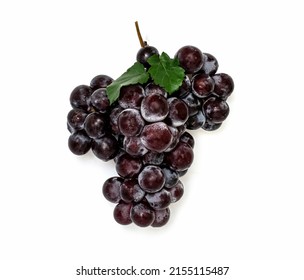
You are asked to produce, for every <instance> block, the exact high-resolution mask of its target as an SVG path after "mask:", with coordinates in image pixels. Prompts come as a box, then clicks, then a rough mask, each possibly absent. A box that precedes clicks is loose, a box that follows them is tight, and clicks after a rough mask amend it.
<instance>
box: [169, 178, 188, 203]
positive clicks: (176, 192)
mask: <svg viewBox="0 0 304 280" xmlns="http://www.w3.org/2000/svg"><path fill="white" fill-rule="evenodd" d="M168 191H169V193H170V197H171V203H175V202H177V201H179V200H180V199H181V198H182V196H183V194H184V185H183V183H182V182H181V181H180V180H179V181H178V182H177V184H176V185H175V186H174V187H172V188H170V189H168Z"/></svg>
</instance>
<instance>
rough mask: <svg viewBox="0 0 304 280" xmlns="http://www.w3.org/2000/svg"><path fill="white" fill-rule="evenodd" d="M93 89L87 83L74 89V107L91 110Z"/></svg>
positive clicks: (72, 99)
mask: <svg viewBox="0 0 304 280" xmlns="http://www.w3.org/2000/svg"><path fill="white" fill-rule="evenodd" d="M92 92H93V91H92V89H91V88H90V87H89V86H87V85H80V86H78V87H76V88H74V90H73V91H72V93H71V95H70V104H71V106H72V107H73V108H74V109H82V110H85V111H87V112H88V111H90V97H91V94H92Z"/></svg>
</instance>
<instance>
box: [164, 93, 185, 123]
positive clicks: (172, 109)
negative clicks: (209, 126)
mask: <svg viewBox="0 0 304 280" xmlns="http://www.w3.org/2000/svg"><path fill="white" fill-rule="evenodd" d="M168 104H169V115H168V117H167V122H168V124H169V125H172V126H174V127H176V126H181V125H183V124H185V123H186V121H187V120H188V117H189V109H188V106H187V104H186V103H185V102H183V101H182V100H180V99H178V98H176V97H171V98H169V99H168Z"/></svg>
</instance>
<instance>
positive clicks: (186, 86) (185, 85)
mask: <svg viewBox="0 0 304 280" xmlns="http://www.w3.org/2000/svg"><path fill="white" fill-rule="evenodd" d="M190 90H191V81H190V79H189V77H188V76H187V75H185V78H184V80H183V82H182V85H181V86H180V87H179V89H178V90H177V91H175V92H174V96H176V97H178V98H183V97H185V96H186V95H187V94H188V92H189V91H190Z"/></svg>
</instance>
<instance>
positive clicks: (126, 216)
mask: <svg viewBox="0 0 304 280" xmlns="http://www.w3.org/2000/svg"><path fill="white" fill-rule="evenodd" d="M131 210H132V203H125V202H119V203H118V204H117V205H116V206H115V208H114V212H113V216H114V219H115V221H116V222H117V223H119V224H121V225H129V224H131V223H132V220H131Z"/></svg>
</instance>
